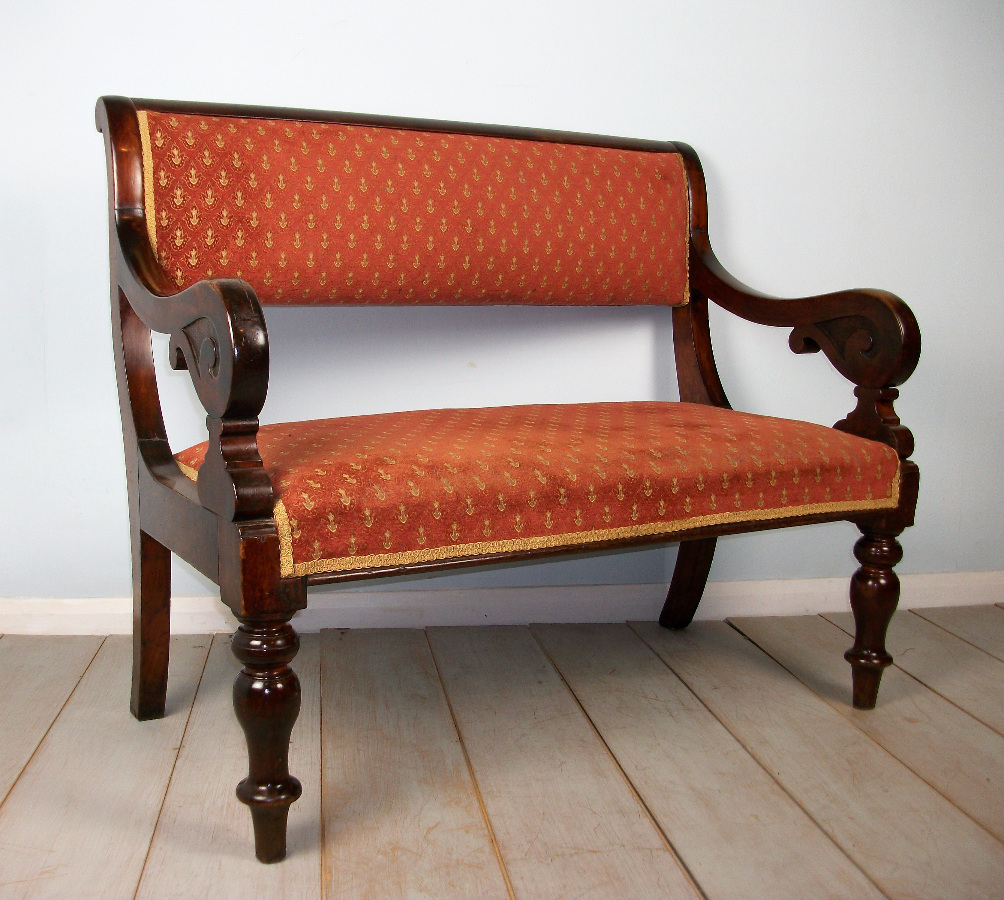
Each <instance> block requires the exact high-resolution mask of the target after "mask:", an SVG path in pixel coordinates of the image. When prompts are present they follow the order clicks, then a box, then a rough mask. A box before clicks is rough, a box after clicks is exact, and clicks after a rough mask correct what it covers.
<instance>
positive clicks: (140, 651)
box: [129, 529, 171, 720]
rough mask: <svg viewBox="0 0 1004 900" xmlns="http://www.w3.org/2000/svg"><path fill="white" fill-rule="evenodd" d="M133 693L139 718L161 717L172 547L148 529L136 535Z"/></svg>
mask: <svg viewBox="0 0 1004 900" xmlns="http://www.w3.org/2000/svg"><path fill="white" fill-rule="evenodd" d="M132 569H133V573H132V596H133V600H132V697H131V699H130V702H129V708H130V709H131V710H132V714H133V715H134V716H135V717H136V718H137V719H141V720H142V719H159V718H162V717H163V715H164V704H165V702H166V700H167V664H168V658H169V655H170V648H171V551H170V550H168V549H167V547H165V546H164V545H163V544H161V543H160V542H158V541H155V540H154V539H153V538H152V537H150V535H148V534H147V533H146V532H144V531H141V530H138V529H137V531H136V532H134V536H133V565H132Z"/></svg>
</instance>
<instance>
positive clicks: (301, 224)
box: [138, 110, 689, 305]
mask: <svg viewBox="0 0 1004 900" xmlns="http://www.w3.org/2000/svg"><path fill="white" fill-rule="evenodd" d="M138 116H139V123H140V134H141V139H142V144H143V169H144V189H145V205H146V217H147V225H148V229H149V234H150V240H151V243H152V244H153V247H154V250H155V253H156V255H157V258H158V259H159V260H160V262H161V265H162V266H163V267H164V269H165V271H166V272H167V273H168V276H169V277H170V278H171V280H172V281H174V283H175V284H177V286H178V288H179V289H180V288H183V287H187V286H189V285H191V284H194V283H195V282H196V281H199V280H201V279H203V278H211V277H225V276H226V277H238V278H243V279H246V280H247V281H249V282H250V283H251V285H252V286H253V287H254V289H255V291H256V293H257V294H258V297H259V299H260V300H261V302H262V303H288V304H338V303H345V304H364V303H375V304H396V303H406V304H420V303H424V304H466V303H474V304H478V303H512V304H555V305H557V304H574V305H593V304H597V305H602V304H613V305H620V304H668V305H679V304H682V303H686V302H687V297H688V286H687V240H688V224H689V221H688V219H689V210H688V200H687V196H688V195H687V184H686V175H685V172H684V168H683V164H682V160H681V158H680V156H679V154H678V153H675V152H657V151H648V150H633V149H614V148H609V147H597V146H588V145H584V144H575V143H559V142H554V141H550V140H529V139H518V138H511V137H498V136H488V135H478V134H468V133H437V132H430V131H419V130H410V129H402V128H391V127H380V126H370V125H358V124H356V125H345V124H336V123H332V122H316V121H297V120H290V119H267V118H238V117H231V116H209V115H195V114H189V113H185V114H181V113H175V112H161V111H154V110H139V112H138Z"/></svg>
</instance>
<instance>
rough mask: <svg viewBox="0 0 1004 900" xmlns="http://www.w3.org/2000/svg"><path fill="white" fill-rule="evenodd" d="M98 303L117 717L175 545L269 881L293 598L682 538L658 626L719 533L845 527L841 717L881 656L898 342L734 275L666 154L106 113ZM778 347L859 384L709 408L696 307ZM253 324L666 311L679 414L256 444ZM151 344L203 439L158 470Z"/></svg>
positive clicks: (688, 615)
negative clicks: (183, 388)
mask: <svg viewBox="0 0 1004 900" xmlns="http://www.w3.org/2000/svg"><path fill="white" fill-rule="evenodd" d="M96 114H97V127H98V130H99V131H101V132H103V133H104V137H105V145H106V150H107V161H108V180H109V218H110V240H111V303H112V320H113V331H114V347H115V360H116V369H117V375H118V389H119V398H120V405H121V411H122V427H123V434H124V441H125V453H126V468H127V473H126V474H127V482H128V496H129V512H130V528H131V534H132V554H133V556H132V559H133V598H134V632H133V681H132V698H131V709H132V712H133V714H134V715H135V716H136V717H137V718H139V719H150V718H157V717H160V716H163V715H164V705H165V695H166V690H167V671H168V646H169V638H170V593H171V588H170V563H171V553H172V552H173V553H176V554H178V555H179V556H180V557H182V558H183V559H185V560H187V561H188V562H189V563H190V564H192V565H193V566H194V567H195V568H196V569H198V570H199V571H200V572H202V573H203V574H204V575H206V576H207V577H208V578H210V579H212V580H213V581H214V582H215V583H217V584H219V587H220V596H221V599H222V601H223V602H224V603H225V604H226V605H227V606H229V607H230V609H231V610H233V613H234V615H235V616H236V617H237V619H238V620H239V622H240V626H239V628H238V630H237V632H236V633H235V634H234V637H233V652H234V654H235V655H236V657H237V659H238V660H239V661H240V662H241V663H242V665H243V668H242V669H241V671H240V674H239V675H238V676H237V679H236V682H235V684H234V707H235V710H236V714H237V718H238V720H239V721H240V724H241V726H242V727H243V729H244V733H245V735H246V738H247V745H248V757H249V772H248V777H247V778H246V779H244V780H243V781H241V783H240V784H239V785H238V787H237V795H238V797H239V798H240V799H241V800H242V801H243V802H244V803H246V804H247V805H248V806H249V807H250V810H251V815H252V818H253V822H254V833H255V852H256V854H257V857H258V859H260V860H261V861H263V862H275V861H278V860H280V859H282V858H283V857H284V856H285V853H286V819H287V814H288V811H289V806H290V804H291V803H292V802H293V801H295V800H296V799H297V798H298V797H299V795H300V792H301V788H300V783H299V782H298V781H297V780H296V778H294V777H293V776H291V775H290V773H289V769H288V746H289V737H290V733H291V731H292V728H293V724H294V722H295V720H296V717H297V713H298V711H299V705H300V694H299V690H300V689H299V683H298V681H297V677H296V675H295V673H294V672H293V670H292V669H291V668H290V663H291V662H292V660H293V658H294V657H295V655H296V652H297V648H298V638H297V635H296V633H295V631H294V629H293V627H292V626H291V625H290V619H291V617H292V616H293V614H294V613H295V612H296V611H297V610H299V609H303V608H304V607H305V606H306V604H307V587H308V586H309V585H313V584H322V583H326V582H335V581H347V580H351V579H359V578H372V577H377V576H381V575H397V574H401V573H405V572H426V571H431V570H436V569H446V568H453V567H456V566H467V565H473V564H478V563H497V562H499V561H505V560H518V559H525V558H530V557H541V556H546V555H551V554H557V553H569V552H575V551H593V552H595V551H597V550H603V549H607V548H620V547H624V546H630V545H642V544H659V543H672V542H678V543H679V544H680V547H679V556H678V560H677V563H676V569H675V571H674V573H673V577H672V580H671V583H670V587H669V593H668V596H667V599H666V604H665V607H664V609H663V610H662V614H661V616H660V619H659V621H660V623H661V624H662V625H664V626H666V627H669V628H683V627H685V626H686V625H687V624H688V623H689V622H690V621H691V619H692V618H693V616H694V613H695V610H696V608H697V605H698V603H699V601H700V598H701V595H702V593H703V591H704V587H705V584H706V582H707V578H708V571H709V569H710V567H711V562H712V557H713V555H714V550H715V541H716V539H717V538H718V537H719V536H721V535H726V534H734V533H737V532H747V531H756V530H760V529H766V528H779V527H784V526H790V525H804V524H809V523H817V522H832V521H840V520H845V521H850V522H853V523H855V524H856V525H857V526H858V528H859V529H860V531H861V533H862V537H861V538H860V539H859V540H858V541H857V543H856V545H855V547H854V553H855V555H856V557H857V559H858V561H859V562H860V567H859V568H858V569H857V571H856V572H855V573H854V575H853V577H852V578H851V583H850V603H851V607H852V609H853V611H854V617H855V622H856V636H855V639H854V645H853V647H852V648H851V649H850V650H848V651H847V653H846V658H847V659H848V661H849V662H850V664H851V671H852V684H853V702H854V705H855V706H856V707H858V708H862V709H868V708H871V707H873V706H874V705H875V702H876V697H877V694H878V688H879V681H880V679H881V675H882V671H883V669H884V667H886V666H888V665H889V664H890V663H891V661H892V659H891V657H890V655H889V654H888V652H887V651H886V648H885V632H886V628H887V625H888V623H889V620H890V618H891V617H892V614H893V612H894V610H895V608H896V605H897V602H898V599H899V582H898V579H897V576H896V574H895V572H894V571H893V567H894V566H895V565H896V563H898V562H899V561H900V559H901V558H902V551H901V548H900V545H899V543H898V541H897V537H898V536H899V535H900V534H901V532H902V531H903V530H904V528H906V527H907V526H909V525H911V524H912V523H913V518H914V509H915V506H916V501H917V490H918V483H919V475H918V469H917V466H916V465H915V464H914V463H913V462H912V461H910V459H909V457H910V455H911V453H912V451H913V437H912V435H911V433H910V431H909V430H908V429H907V428H906V427H904V426H903V425H901V424H900V421H899V419H898V418H897V416H896V413H895V411H894V409H893V402H894V400H895V399H896V398H897V396H898V391H897V386H898V385H900V384H901V383H902V382H903V381H905V380H906V379H907V378H908V377H909V376H910V374H911V373H912V372H913V370H914V368H915V367H916V365H917V361H918V358H919V355H920V331H919V329H918V326H917V322H916V320H915V318H914V316H913V314H912V313H911V311H910V310H909V308H908V307H907V306H906V304H905V303H904V302H903V301H902V300H900V299H899V298H898V297H896V296H894V295H892V294H889V293H886V292H883V291H876V290H849V291H840V292H837V293H832V294H825V295H822V296H816V297H808V298H804V299H798V300H782V299H779V298H775V297H768V296H765V295H763V294H760V293H757V292H754V291H752V290H751V289H749V288H747V287H746V286H744V285H742V284H740V283H739V282H738V281H736V280H735V279H734V278H732V277H731V276H730V275H729V274H728V273H727V272H726V271H725V270H724V269H723V268H722V266H721V265H720V264H719V262H718V260H717V259H716V258H715V256H714V254H713V252H712V250H711V246H710V243H709V240H708V222H707V198H706V190H705V181H704V175H703V172H702V169H701V164H700V161H699V160H698V158H697V155H696V154H695V153H694V151H693V150H692V149H691V148H690V147H688V146H687V145H686V144H681V143H662V142H655V141H643V140H628V139H622V138H609V137H597V136H593V135H581V134H566V133H559V132H548V131H538V130H531V129H525V128H503V127H490V126H485V125H470V124H459V123H454V122H434V121H420V120H413V119H398V118H386V117H377V116H364V115H355V114H346V113H328V112H316V111H305V110H285V109H271V108H264V107H250V106H225V105H217V104H209V103H186V102H166V101H160V100H132V99H127V98H124V97H102V98H101V99H100V100H99V101H98V104H97V110H96ZM709 301H710V302H714V303H716V304H718V305H719V306H720V307H722V308H724V309H726V310H728V311H729V312H731V313H734V314H735V315H738V316H740V317H742V318H743V319H747V320H749V321H751V322H756V323H759V324H763V325H773V326H781V327H784V328H788V329H791V332H790V338H789V344H790V346H791V349H792V350H793V351H795V352H796V353H808V352H815V351H820V350H821V351H822V352H823V354H825V356H826V357H827V358H828V359H829V360H830V362H831V363H832V364H833V365H834V366H835V367H836V369H837V371H839V372H840V373H841V374H842V375H844V376H845V377H846V378H847V379H848V380H849V381H850V382H851V383H853V384H854V385H855V387H854V394H855V395H856V398H857V400H856V404H855V406H854V409H853V410H852V411H851V412H850V413H849V414H848V415H847V417H846V418H845V419H843V420H842V421H840V422H838V423H837V424H836V425H835V426H834V427H833V428H828V427H823V426H820V425H816V424H810V423H807V422H797V421H791V420H785V419H778V418H770V417H766V416H761V415H751V414H747V413H743V412H736V411H734V410H733V409H732V408H731V406H730V405H729V402H728V400H727V398H726V396H725V391H724V390H723V388H722V384H721V381H720V380H719V376H718V372H717V370H716V367H715V361H714V357H713V354H712V345H711V339H710V333H709V325H708V304H709ZM263 304H278V305H292V306H298V305H353V304H384V305H398V304H406V305H463V304H523V305H525V304H530V305H551V306H564V305H575V306H591V305H599V306H606V305H634V304H645V305H653V306H669V307H671V308H672V318H673V344H674V351H675V359H676V374H677V380H678V384H679V391H680V402H679V403H668V402H651V401H637V402H626V403H581V404H568V405H545V404H538V405H528V406H510V407H502V408H484V409H434V410H420V411H415V412H400V413H384V414H377V415H367V416H352V417H346V418H339V419H325V420H317V421H308V422H292V423H286V424H281V425H266V426H261V427H259V423H258V415H259V413H260V412H261V410H262V407H263V405H264V403H265V397H266V391H267V387H268V376H269V346H268V336H267V332H266V328H265V318H264V316H263V313H262V305H263ZM151 332H159V333H164V334H168V335H170V344H169V348H170V349H169V352H170V362H171V365H172V366H173V367H174V368H176V369H187V370H188V372H189V373H190V375H191V378H192V382H193V384H194V386H195V390H196V392H197V394H198V397H199V400H200V401H201V403H202V405H203V406H204V408H205V411H206V421H207V426H208V441H207V442H205V443H202V444H200V445H198V446H196V447H192V448H189V449H187V450H184V451H182V452H180V453H175V452H174V450H173V449H172V448H171V446H170V445H169V443H168V438H167V432H166V429H165V427H164V421H163V417H162V413H161V408H160V400H159V396H158V391H157V381H156V376H155V373H154V362H153V353H152V345H151Z"/></svg>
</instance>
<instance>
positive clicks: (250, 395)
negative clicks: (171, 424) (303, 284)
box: [95, 97, 273, 521]
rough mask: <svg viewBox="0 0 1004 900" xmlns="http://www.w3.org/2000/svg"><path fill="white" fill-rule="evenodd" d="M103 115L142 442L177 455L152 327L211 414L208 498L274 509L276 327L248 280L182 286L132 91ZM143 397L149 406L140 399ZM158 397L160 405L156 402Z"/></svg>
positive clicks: (104, 102) (244, 508)
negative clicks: (268, 450)
mask: <svg viewBox="0 0 1004 900" xmlns="http://www.w3.org/2000/svg"><path fill="white" fill-rule="evenodd" d="M95 115H96V119H97V126H98V130H99V131H101V132H103V133H104V135H105V140H106V145H107V149H108V174H109V184H110V186H111V190H110V196H109V199H110V210H109V212H110V216H111V222H112V235H111V240H112V265H113V270H114V276H115V279H116V281H117V289H118V293H119V298H120V299H119V305H120V306H122V307H123V312H122V313H121V316H120V319H121V325H120V326H119V327H120V330H121V335H122V341H123V346H122V348H121V349H120V350H119V351H118V352H120V353H124V358H123V359H122V365H123V367H124V371H125V375H126V380H125V382H124V384H125V385H127V386H128V385H130V384H132V383H134V382H135V383H136V384H137V385H139V383H140V382H142V384H143V389H142V390H137V391H136V392H135V393H134V392H133V391H132V390H131V388H127V394H128V398H127V399H128V405H129V407H130V414H129V415H130V417H131V419H132V420H134V421H136V422H138V423H139V424H140V426H141V427H138V428H137V435H136V436H137V438H140V439H141V443H142V440H143V439H145V440H146V441H147V442H149V440H150V439H153V440H154V441H155V442H156V443H157V444H158V447H159V446H160V445H161V444H163V447H162V448H161V450H160V451H159V455H160V456H161V457H164V458H163V459H161V460H160V461H161V462H165V461H166V459H167V458H169V454H170V450H169V448H168V447H167V438H166V434H165V433H164V429H163V423H162V417H161V414H160V408H159V398H158V397H157V392H156V378H155V375H154V374H153V362H152V358H151V356H150V348H149V332H150V331H157V332H160V333H163V334H169V335H170V336H171V345H170V355H171V365H172V366H173V367H174V368H176V369H188V371H189V374H190V375H191V378H192V382H193V383H194V385H195V390H196V392H197V393H198V396H199V400H200V401H201V403H202V405H203V407H204V408H205V410H206V414H207V425H208V427H209V450H208V452H207V454H206V460H205V462H204V463H203V465H202V467H201V468H200V470H199V480H198V494H199V501H200V503H201V504H202V505H203V506H204V507H205V508H206V509H209V510H211V511H212V512H215V513H216V514H217V515H219V516H221V517H222V518H224V519H226V520H228V521H236V520H238V519H254V518H259V517H270V516H271V513H272V499H273V498H272V485H271V482H270V481H269V479H268V476H267V475H266V474H265V470H264V468H263V467H262V462H261V457H260V456H259V455H258V445H257V433H258V414H259V413H260V412H261V409H262V407H263V406H264V404H265V396H266V394H267V392H268V368H269V360H268V333H267V331H266V329H265V317H264V314H263V313H262V309H261V305H260V304H259V303H258V298H257V297H256V296H255V293H254V291H253V290H252V288H251V286H250V285H249V284H247V283H246V282H244V281H240V280H238V279H232V278H220V279H213V280H209V281H201V282H199V283H198V284H194V285H192V286H191V287H189V288H186V289H185V290H183V291H177V290H176V288H175V286H174V285H172V284H171V282H170V281H169V279H168V278H167V276H166V274H165V273H164V270H163V269H162V268H161V266H160V264H159V263H158V262H157V260H156V258H155V256H154V253H153V250H152V248H151V246H150V241H149V237H148V234H147V229H146V219H145V214H144V203H143V199H144V195H143V167H142V155H143V154H142V146H141V140H140V133H139V125H138V121H137V116H136V109H135V106H134V105H133V103H132V101H131V100H129V99H127V98H125V97H102V98H101V99H100V100H99V101H98V105H97V109H96V111H95ZM126 306H127V307H128V315H126V312H125V309H124V307H126ZM133 317H134V318H135V319H138V320H139V321H138V322H137V323H136V327H132V325H130V324H129V321H127V320H131V318H133ZM140 323H141V324H140ZM144 330H145V336H144V335H143V334H142V333H141V332H142V331H144ZM143 344H145V347H143V346H141V345H143ZM137 403H138V404H145V406H143V407H142V408H138V409H137V408H133V404H137ZM151 404H152V405H153V406H155V407H156V409H150V408H148V407H150V406H151ZM165 454H166V456H165Z"/></svg>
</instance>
